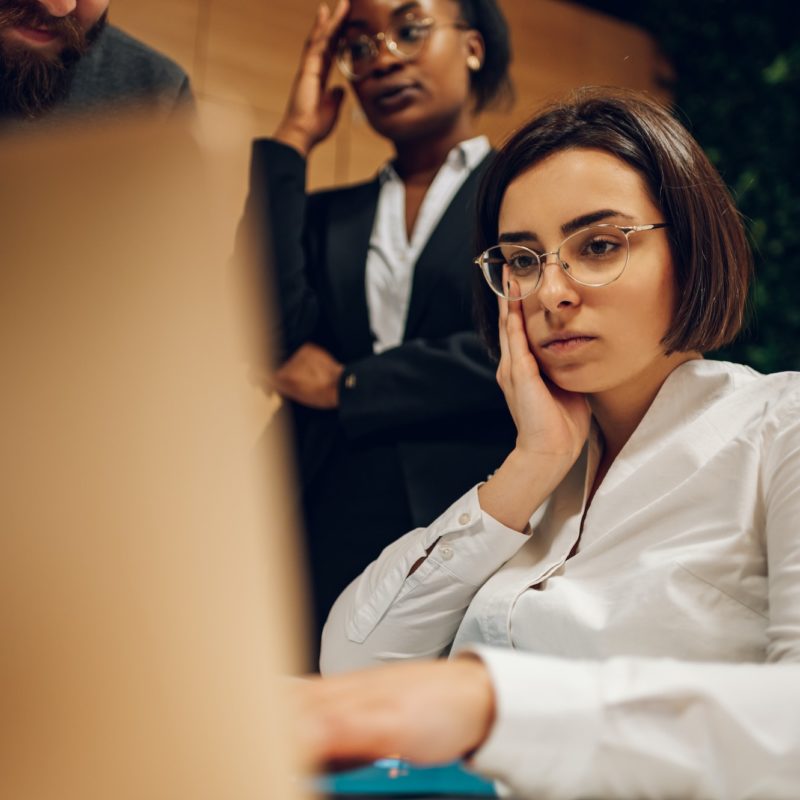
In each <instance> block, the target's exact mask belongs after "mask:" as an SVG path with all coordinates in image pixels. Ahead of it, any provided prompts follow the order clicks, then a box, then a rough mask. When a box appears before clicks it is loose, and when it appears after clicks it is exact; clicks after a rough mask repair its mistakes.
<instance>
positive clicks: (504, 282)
mask: <svg viewBox="0 0 800 800" xmlns="http://www.w3.org/2000/svg"><path fill="white" fill-rule="evenodd" d="M668 225H669V223H667V222H654V223H651V224H649V225H614V224H612V223H601V224H599V225H591V226H590V227H588V228H581V229H580V230H579V231H575V233H571V234H570V235H569V236H567V238H566V239H564V241H563V242H561V244H560V245H559V246H558V248H557V249H556V250H553V251H552V252H550V253H537V252H536V251H535V250H531V248H530V247H526V246H524V245H520V244H512V243H510V242H509V243H506V244H498V245H495V246H494V247H490V248H488V249H487V250H484V251H483V252H482V253H481V254H480V255H479V256H478V257H477V258H476V259H475V264H477V265H478V266H479V267H480V268H481V271H482V272H483V276H484V278H486V282H487V283H488V284H489V288H490V289H491V290H492V291H493V292H494V293H495V294H496V295H498V296H499V297H503V298H505V299H506V300H522V299H523V298H525V297H527V296H528V295H530V294H532V293H533V292H535V291H536V290H537V289H538V288H539V284H540V283H541V280H542V274H543V272H544V266H545V264H546V263H547V259H548V257H549V256H555V257H556V260H557V261H558V265H559V266H560V267H561V269H562V270H564V273H565V274H566V275H567V277H568V278H569V279H570V280H572V281H574V282H575V283H579V284H580V285H581V286H595V287H596V286H607V285H608V284H609V283H613V282H614V281H615V280H617V278H619V277H620V275H622V273H623V272H624V271H625V267H626V266H627V264H628V256H629V254H630V236H631V235H632V234H634V233H644V232H645V231H654V230H657V229H658V228H666V227H667V226H668ZM512 281H513V282H514V284H515V288H514V289H512Z"/></svg>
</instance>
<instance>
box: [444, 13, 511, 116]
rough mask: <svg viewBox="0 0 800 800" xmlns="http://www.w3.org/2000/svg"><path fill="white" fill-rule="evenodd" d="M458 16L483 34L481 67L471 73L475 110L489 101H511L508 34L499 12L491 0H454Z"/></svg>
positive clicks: (482, 107) (490, 102)
mask: <svg viewBox="0 0 800 800" xmlns="http://www.w3.org/2000/svg"><path fill="white" fill-rule="evenodd" d="M456 2H458V5H459V8H460V9H461V16H462V17H463V19H464V21H465V22H466V23H467V25H469V27H470V28H474V29H475V30H476V31H478V33H480V35H481V36H482V37H483V42H484V45H485V48H486V55H485V58H484V61H483V65H482V66H481V69H480V70H478V71H477V72H474V73H472V93H473V95H474V96H475V111H476V112H479V111H483V110H484V109H485V108H486V107H488V106H490V105H492V104H493V103H499V102H503V101H505V102H509V103H510V102H511V100H512V99H513V97H514V89H513V86H512V83H511V78H510V77H509V74H508V68H509V65H510V64H511V37H510V36H509V32H508V24H507V23H506V19H505V17H504V16H503V12H502V11H501V10H500V7H499V6H498V4H497V3H496V2H495V0H456Z"/></svg>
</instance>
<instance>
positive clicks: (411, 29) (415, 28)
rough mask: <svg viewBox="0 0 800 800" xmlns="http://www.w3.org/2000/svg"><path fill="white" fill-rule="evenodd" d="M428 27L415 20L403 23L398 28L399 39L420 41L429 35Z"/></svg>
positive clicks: (409, 42)
mask: <svg viewBox="0 0 800 800" xmlns="http://www.w3.org/2000/svg"><path fill="white" fill-rule="evenodd" d="M428 27H429V26H427V25H420V24H419V23H414V22H408V23H406V24H405V25H401V26H400V27H399V28H398V29H397V41H398V42H405V43H408V44H411V43H414V42H419V41H420V40H422V39H424V38H425V37H426V36H427V35H428Z"/></svg>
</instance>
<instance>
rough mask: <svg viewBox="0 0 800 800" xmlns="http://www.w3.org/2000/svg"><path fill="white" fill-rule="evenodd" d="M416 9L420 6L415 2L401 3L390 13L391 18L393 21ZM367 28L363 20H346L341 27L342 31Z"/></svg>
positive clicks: (414, 0) (413, 0)
mask: <svg viewBox="0 0 800 800" xmlns="http://www.w3.org/2000/svg"><path fill="white" fill-rule="evenodd" d="M418 8H421V6H420V4H419V3H418V2H416V0H412V2H410V3H403V5H401V6H398V7H397V8H396V9H394V11H392V13H391V15H390V16H391V17H392V18H393V19H394V18H395V17H402V16H403V15H404V14H407V13H408V12H409V11H416V10H417V9H418ZM368 27H369V25H368V24H367V22H366V21H365V20H363V19H348V20H346V21H345V23H344V25H343V26H342V30H343V31H344V30H347V29H348V28H359V29H364V30H366V29H367V28H368Z"/></svg>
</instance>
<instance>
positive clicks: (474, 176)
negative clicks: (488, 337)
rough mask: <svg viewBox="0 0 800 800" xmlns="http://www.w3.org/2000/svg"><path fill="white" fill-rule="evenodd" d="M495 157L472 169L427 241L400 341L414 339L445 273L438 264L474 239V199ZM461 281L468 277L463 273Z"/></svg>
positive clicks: (417, 268)
mask: <svg viewBox="0 0 800 800" xmlns="http://www.w3.org/2000/svg"><path fill="white" fill-rule="evenodd" d="M493 157H494V151H492V152H490V153H489V154H488V155H487V156H486V158H484V159H483V161H481V163H480V164H478V166H477V167H475V169H474V170H472V172H471V173H470V174H469V176H468V177H467V179H466V180H465V181H464V183H463V184H462V186H461V188H460V189H459V190H458V192H456V195H455V197H454V198H453V200H452V201H451V203H450V205H449V206H448V207H447V210H446V211H445V212H444V214H443V216H442V218H441V219H440V220H439V224H438V225H437V226H436V229H435V230H434V231H433V233H432V234H431V238H430V239H428V243H427V244H426V245H425V247H424V249H423V251H422V253H420V256H419V258H418V259H417V263H416V265H415V267H414V280H413V283H412V289H411V299H410V302H409V306H408V316H407V318H406V329H405V332H404V334H403V339H404V340H405V339H413V338H414V337H415V336H416V335H417V329H418V327H419V324H420V322H421V321H422V319H423V317H424V312H425V309H426V307H427V305H428V303H429V302H430V301H431V299H432V298H433V297H434V294H435V292H436V284H437V283H438V281H440V280H441V279H442V277H443V276H444V275H445V274H446V270H442V269H441V264H442V263H444V262H445V261H447V260H450V261H452V259H453V258H454V247H458V249H459V251H463V250H464V249H465V248H466V249H467V251H469V248H470V246H471V244H472V240H473V236H474V226H475V197H476V195H477V192H478V184H479V183H480V180H481V177H482V176H483V173H484V172H485V171H486V168H487V167H488V166H489V162H490V161H491V159H492V158H493ZM464 280H465V281H466V280H469V275H468V274H467V273H465V274H464Z"/></svg>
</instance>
